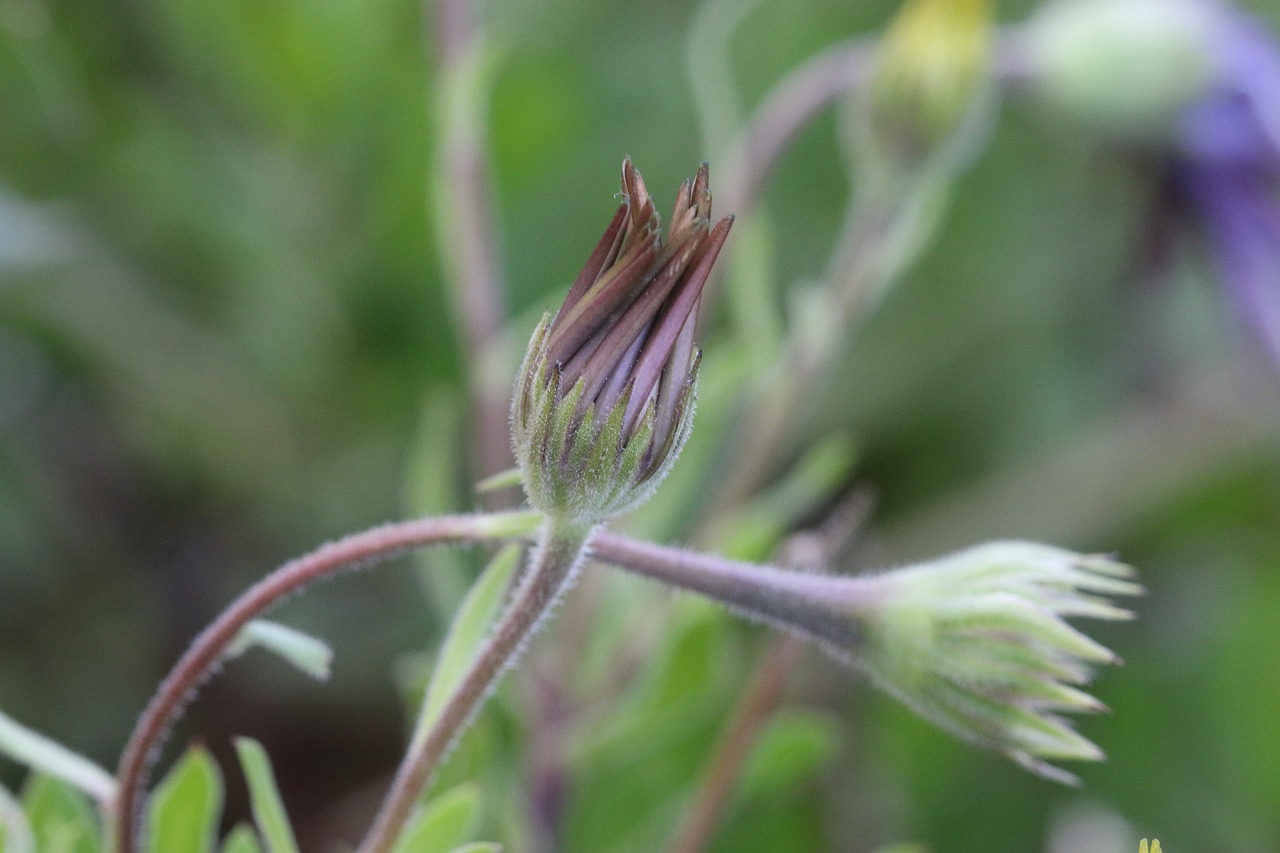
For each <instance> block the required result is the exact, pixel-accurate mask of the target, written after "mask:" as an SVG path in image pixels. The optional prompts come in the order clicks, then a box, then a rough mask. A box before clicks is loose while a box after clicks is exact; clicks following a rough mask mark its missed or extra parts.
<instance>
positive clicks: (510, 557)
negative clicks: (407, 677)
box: [413, 544, 523, 744]
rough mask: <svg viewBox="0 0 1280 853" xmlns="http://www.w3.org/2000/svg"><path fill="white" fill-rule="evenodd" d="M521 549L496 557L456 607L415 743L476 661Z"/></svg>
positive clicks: (509, 548) (506, 550)
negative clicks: (456, 610) (472, 662)
mask: <svg viewBox="0 0 1280 853" xmlns="http://www.w3.org/2000/svg"><path fill="white" fill-rule="evenodd" d="M522 550H523V549H522V548H521V547H520V546H519V545H514V544H513V545H507V546H506V547H504V548H503V549H502V550H500V551H499V552H498V553H497V554H495V555H494V557H493V559H492V560H491V561H490V562H489V565H488V566H487V567H486V568H485V570H484V572H482V573H481V575H480V577H479V578H477V579H476V582H475V583H474V584H472V586H471V589H470V590H469V591H468V592H467V596H466V598H464V599H463V601H462V604H461V605H460V606H459V607H458V612H457V614H456V615H455V616H454V617H453V624H452V625H450V626H449V633H448V635H447V636H446V637H445V638H444V643H443V645H441V647H440V658H439V660H438V661H437V662H436V668H435V671H434V672H433V673H432V674H431V682H430V684H428V685H427V694H426V697H425V699H424V701H423V703H422V712H421V713H420V714H419V716H418V726H417V730H416V731H415V732H414V736H413V737H414V743H415V744H416V743H417V742H418V741H419V740H420V739H421V738H424V737H426V735H427V732H428V731H429V730H430V729H431V724H432V723H433V722H435V719H436V717H437V716H438V715H439V713H440V711H441V709H442V708H443V707H444V703H445V702H446V701H447V700H448V698H449V696H450V695H451V694H452V693H453V690H454V688H455V687H457V686H458V682H459V681H461V680H462V676H463V675H464V674H465V673H466V671H467V667H468V666H470V664H471V661H472V659H473V658H475V655H476V652H477V650H478V649H479V648H480V644H481V643H482V642H484V638H485V635H486V634H487V633H488V631H489V624H490V623H491V622H492V621H493V619H494V616H495V615H496V614H497V612H498V609H499V607H500V606H501V605H502V596H503V593H504V592H505V591H506V588H507V585H508V584H509V583H510V582H511V576H512V575H513V574H514V573H515V570H516V567H517V566H519V565H520V555H521V552H522Z"/></svg>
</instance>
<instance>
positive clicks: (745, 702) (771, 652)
mask: <svg viewBox="0 0 1280 853" xmlns="http://www.w3.org/2000/svg"><path fill="white" fill-rule="evenodd" d="M803 651H804V643H803V642H802V641H801V640H800V638H799V637H796V636H792V635H789V634H784V635H782V636H780V637H779V638H777V639H776V640H775V641H773V642H771V643H770V645H769V649H768V651H767V652H766V653H765V655H764V657H762V658H761V659H760V661H759V662H758V663H757V664H756V668H755V670H754V671H753V672H752V674H751V679H750V681H748V682H747V686H746V688H745V689H744V690H743V691H742V696H741V697H739V699H738V705H737V708H736V709H735V710H734V713H733V717H732V718H731V719H730V721H729V724H728V725H727V726H725V729H724V732H723V733H722V734H721V735H720V741H719V742H718V743H717V744H716V748H715V751H714V752H712V754H711V760H710V761H709V762H708V763H707V766H706V769H705V770H704V772H703V778H702V780H701V781H700V782H699V784H698V790H697V793H696V795H695V796H694V800H693V804H692V805H691V806H690V807H689V809H688V811H687V812H686V813H685V815H684V818H683V819H682V821H681V823H680V828H679V830H678V831H677V832H676V835H675V840H674V841H673V842H672V843H671V847H670V848H669V853H700V851H702V850H704V849H706V846H707V844H708V843H710V841H711V838H712V836H714V835H715V831H716V827H717V825H719V823H720V815H721V814H722V813H723V812H724V809H725V805H726V804H727V803H728V802H729V799H730V797H731V796H732V795H733V790H734V788H735V786H736V785H737V783H738V778H739V777H740V776H741V775H742V768H743V767H745V766H746V763H747V759H748V758H749V757H750V756H751V749H752V747H754V746H755V743H756V739H757V738H759V736H760V732H761V730H763V729H764V727H765V724H766V723H768V722H769V717H770V716H772V714H773V712H774V710H775V709H776V708H777V707H778V703H779V702H781V701H782V698H783V694H784V692H785V690H786V687H787V679H788V676H790V674H791V671H792V669H794V667H795V664H796V661H797V660H798V659H799V657H800V654H801V652H803Z"/></svg>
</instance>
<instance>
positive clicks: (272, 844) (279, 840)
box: [235, 737, 298, 853]
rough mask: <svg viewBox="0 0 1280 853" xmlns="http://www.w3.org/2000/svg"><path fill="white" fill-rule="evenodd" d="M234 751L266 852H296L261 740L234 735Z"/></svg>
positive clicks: (294, 841) (290, 829)
mask: <svg viewBox="0 0 1280 853" xmlns="http://www.w3.org/2000/svg"><path fill="white" fill-rule="evenodd" d="M235 744H236V754H237V755H239V756H240V764H241V766H242V767H243V768H244V777H245V779H246V780H247V781H248V783H249V802H250V804H251V805H252V807H253V819H254V820H255V821H256V822H257V824H258V832H260V833H262V839H263V841H264V843H265V845H266V849H267V851H268V853H298V842H297V841H296V840H295V839H294V837H293V828H292V827H291V826H290V825H289V816H288V815H287V814H285V810H284V803H283V802H282V801H281V800H280V790H279V789H278V788H277V787H276V777H275V774H274V773H273V772H272V771H271V760H270V759H269V758H268V757H267V751H266V750H265V749H263V748H262V744H260V743H258V742H257V741H256V740H253V739H252V738H247V737H240V738H236V739H235Z"/></svg>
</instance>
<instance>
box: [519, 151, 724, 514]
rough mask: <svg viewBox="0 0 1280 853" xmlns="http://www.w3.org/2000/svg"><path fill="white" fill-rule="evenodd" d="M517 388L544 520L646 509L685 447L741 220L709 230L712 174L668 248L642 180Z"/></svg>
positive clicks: (532, 481) (675, 220)
mask: <svg viewBox="0 0 1280 853" xmlns="http://www.w3.org/2000/svg"><path fill="white" fill-rule="evenodd" d="M622 192H623V200H622V205H621V206H620V207H619V208H618V212H617V213H616V214H615V215H614V217H613V221H612V222H610V223H609V227H608V228H606V229H605V232H604V235H603V236H602V237H601V238H600V242H599V243H598V244H597V246H596V248H595V251H593V252H592V253H591V256H590V258H588V260H587V263H586V266H585V267H584V268H583V270H582V272H581V274H580V275H579V276H578V278H577V280H576V281H575V282H574V283H573V286H572V287H571V288H570V289H569V294H568V296H566V297H565V301H564V304H563V305H561V307H560V310H559V311H558V312H557V313H556V315H555V317H554V318H551V319H547V318H544V319H543V321H542V323H541V324H540V325H539V327H538V329H537V331H536V332H534V335H533V339H532V341H531V342H530V344H529V350H528V352H527V354H526V355H525V360H524V364H523V365H522V367H521V368H520V373H519V376H518V377H517V380H516V388H515V395H514V400H513V403H512V418H511V421H512V439H513V444H514V447H515V454H516V459H517V461H518V463H519V465H520V470H521V475H522V478H523V483H524V488H525V492H526V494H527V496H528V498H529V502H530V504H532V506H533V507H534V508H535V509H538V510H541V511H543V512H545V513H548V514H549V515H554V516H557V517H559V518H562V519H564V520H566V521H570V522H575V523H587V524H594V523H597V522H600V521H603V520H604V519H606V518H608V517H610V516H612V515H616V514H617V513H620V512H622V511H624V510H626V509H628V508H630V507H632V506H635V505H636V504H638V503H640V502H641V501H643V500H645V499H646V498H647V497H648V496H649V495H650V494H652V492H653V490H654V489H655V488H656V487H657V485H658V483H659V482H660V481H661V480H662V478H663V477H664V476H665V475H666V473H667V471H668V470H669V469H670V466H671V464H672V463H673V462H674V460H675V458H676V456H677V454H678V453H679V452H680V449H681V447H682V446H683V444H684V441H685V438H686V437H687V436H688V433H689V427H690V424H691V421H692V418H693V407H694V396H695V385H696V381H697V373H698V361H699V358H700V354H699V353H698V351H697V349H696V347H695V346H694V341H693V334H694V328H695V326H696V324H697V318H698V307H699V303H700V300H701V295H702V288H703V285H704V284H705V283H706V281H707V277H708V275H709V274H710V272H711V267H712V264H713V263H714V262H715V259H716V256H717V255H718V254H719V252H720V247H721V246H722V245H723V244H724V240H725V237H727V236H728V233H729V228H730V226H731V225H732V219H731V218H726V219H722V220H720V221H719V222H718V223H716V224H715V225H714V227H713V226H712V224H711V191H710V189H709V187H708V177H707V166H706V164H703V165H702V167H701V168H700V169H699V170H698V174H697V177H696V178H694V180H692V181H686V182H685V183H684V184H683V185H682V186H681V188H680V192H679V194H678V195H677V198H676V205H675V211H674V213H673V214H672V217H671V222H670V224H669V226H668V228H667V232H666V235H665V237H664V236H663V235H662V234H661V231H660V223H659V217H658V214H657V211H656V210H655V208H654V205H653V201H652V199H651V198H650V197H649V193H648V191H647V190H646V188H645V185H644V181H643V180H642V179H641V177H640V174H639V173H638V172H637V171H636V170H635V169H634V168H633V167H632V165H631V161H630V160H627V161H626V162H624V163H623V166H622Z"/></svg>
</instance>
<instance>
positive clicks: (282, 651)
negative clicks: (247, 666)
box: [224, 619, 333, 681]
mask: <svg viewBox="0 0 1280 853" xmlns="http://www.w3.org/2000/svg"><path fill="white" fill-rule="evenodd" d="M255 646H257V647H260V648H263V649H266V650H267V651H269V652H274V653H275V654H277V655H279V656H280V657H282V658H284V659H285V661H286V662H288V663H290V664H293V665H294V666H295V667H297V668H298V669H299V670H301V671H302V672H304V673H306V674H307V675H309V676H311V677H312V678H314V679H315V680H316V681H327V680H328V678H329V665H330V664H331V663H332V662H333V650H332V649H330V648H329V646H328V645H327V644H326V643H325V642H324V641H323V640H318V639H316V638H315V637H313V636H311V635H310V634H304V633H303V632H302V631H299V630H297V629H296V628H290V627H288V626H287V625H281V624H280V623H278V622H269V621H267V620H266V619H254V620H253V621H252V622H250V623H248V624H247V625H245V626H244V627H243V628H241V629H240V633H238V634H236V638H235V639H234V640H232V641H231V645H229V646H228V647H227V652H226V655H224V657H225V658H227V659H228V660H229V659H231V658H235V657H239V656H240V655H242V654H244V653H245V652H246V651H248V650H249V649H251V648H253V647H255Z"/></svg>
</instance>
